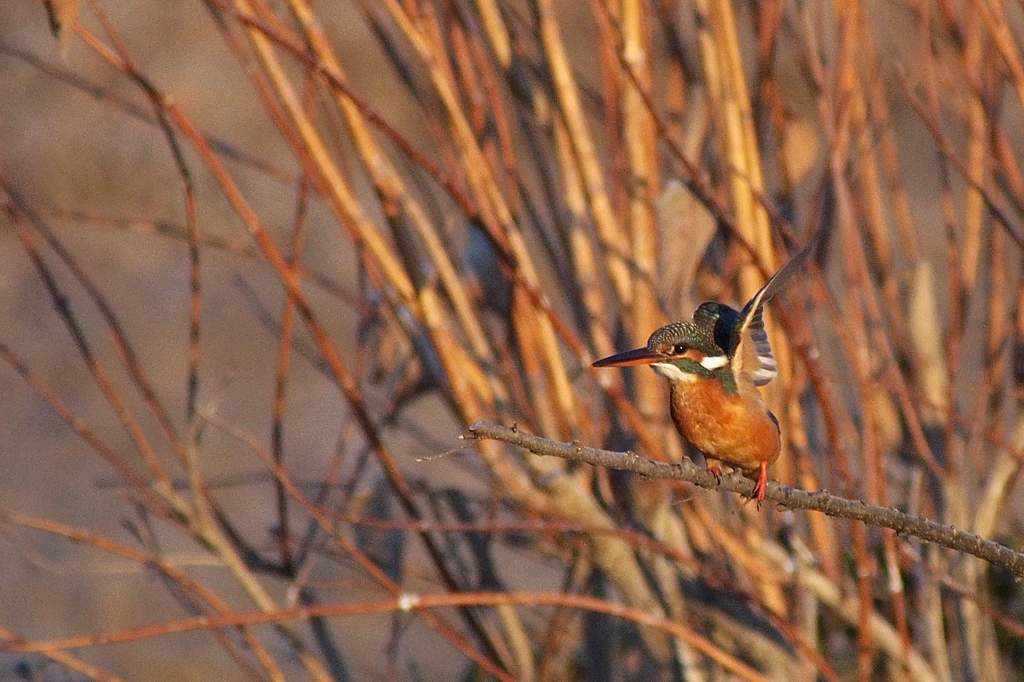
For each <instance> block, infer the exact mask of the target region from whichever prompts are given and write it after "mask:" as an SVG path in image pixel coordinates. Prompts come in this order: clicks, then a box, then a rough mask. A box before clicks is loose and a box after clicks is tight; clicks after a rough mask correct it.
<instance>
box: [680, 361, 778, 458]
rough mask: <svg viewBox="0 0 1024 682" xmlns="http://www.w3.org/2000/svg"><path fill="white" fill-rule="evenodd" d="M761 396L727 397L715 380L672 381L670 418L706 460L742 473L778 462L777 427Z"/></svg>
mask: <svg viewBox="0 0 1024 682" xmlns="http://www.w3.org/2000/svg"><path fill="white" fill-rule="evenodd" d="M770 414H771V413H770V412H768V409H767V408H766V407H765V405H764V402H763V401H761V400H760V398H758V397H756V396H751V395H742V394H730V393H728V392H727V391H726V390H725V387H724V386H723V385H722V383H721V382H720V381H717V380H714V379H699V380H697V381H695V382H692V383H684V382H672V418H673V420H675V423H676V427H677V428H678V429H679V432H680V433H682V434H683V437H684V438H686V440H688V441H690V442H691V443H693V445H694V446H695V447H696V448H697V449H698V450H700V451H701V452H703V453H704V454H705V455H707V456H709V457H713V458H715V459H719V460H721V461H723V462H725V463H726V464H730V465H732V466H735V467H739V468H741V469H744V470H750V469H756V468H757V467H758V466H759V465H760V464H761V462H767V463H768V464H771V463H773V462H774V461H775V460H776V459H778V458H779V451H780V450H781V448H782V441H781V439H780V437H779V427H778V425H777V423H776V422H775V420H774V419H773V418H772V417H771V416H770Z"/></svg>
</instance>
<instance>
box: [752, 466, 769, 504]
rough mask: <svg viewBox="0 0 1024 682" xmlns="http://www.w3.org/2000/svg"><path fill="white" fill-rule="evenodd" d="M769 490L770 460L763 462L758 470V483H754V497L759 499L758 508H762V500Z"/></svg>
mask: <svg viewBox="0 0 1024 682" xmlns="http://www.w3.org/2000/svg"><path fill="white" fill-rule="evenodd" d="M767 492H768V462H761V466H760V468H759V469H758V472H757V483H755V484H754V494H753V498H754V499H755V500H757V508H758V509H760V508H761V501H762V500H764V496H765V494H766V493H767Z"/></svg>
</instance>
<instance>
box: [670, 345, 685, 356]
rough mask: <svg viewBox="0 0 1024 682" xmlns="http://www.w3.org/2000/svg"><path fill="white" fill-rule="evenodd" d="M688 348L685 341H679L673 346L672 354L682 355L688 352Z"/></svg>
mask: <svg viewBox="0 0 1024 682" xmlns="http://www.w3.org/2000/svg"><path fill="white" fill-rule="evenodd" d="M686 349H687V346H686V344H685V343H677V344H676V345H674V346H672V354H673V355H682V354H683V353H685V352H686Z"/></svg>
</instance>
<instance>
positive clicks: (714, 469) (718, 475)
mask: <svg viewBox="0 0 1024 682" xmlns="http://www.w3.org/2000/svg"><path fill="white" fill-rule="evenodd" d="M708 471H710V472H711V475H712V476H714V477H715V484H716V485H722V467H720V466H718V465H717V464H712V465H711V466H709V467H708Z"/></svg>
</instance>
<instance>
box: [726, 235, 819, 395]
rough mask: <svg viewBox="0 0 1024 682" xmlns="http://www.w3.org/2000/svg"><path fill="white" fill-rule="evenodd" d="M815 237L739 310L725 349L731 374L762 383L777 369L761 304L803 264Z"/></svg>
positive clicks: (757, 383)
mask: <svg viewBox="0 0 1024 682" xmlns="http://www.w3.org/2000/svg"><path fill="white" fill-rule="evenodd" d="M817 241H818V240H817V239H816V238H812V239H811V240H810V241H809V242H808V243H807V245H806V246H804V248H803V249H801V251H800V252H799V253H798V254H796V255H795V256H793V257H792V258H791V259H790V260H789V262H788V263H786V264H785V265H784V266H782V268H781V269H779V271H778V272H776V273H775V274H774V275H772V276H771V278H770V279H769V280H768V281H767V282H765V285H764V286H763V287H761V288H760V290H758V292H757V293H756V294H754V297H753V298H751V299H750V300H749V301H747V304H746V305H745V306H743V310H741V311H740V314H739V320H738V321H737V324H736V327H735V330H734V331H733V334H732V343H731V346H732V347H731V349H730V352H729V361H730V366H731V367H732V371H733V376H735V377H737V378H738V379H741V380H743V381H749V382H752V383H753V384H754V385H755V386H764V385H765V384H767V383H768V382H769V381H771V380H772V379H774V378H775V375H776V374H778V373H779V367H778V364H777V363H776V362H775V356H774V355H772V345H771V343H770V342H769V341H768V332H767V331H765V328H764V317H763V315H764V306H765V304H766V303H768V302H769V301H770V300H772V298H773V297H774V296H775V294H777V293H778V292H779V291H780V290H781V289H782V287H783V286H784V285H785V284H786V282H787V281H788V280H789V279H790V277H792V276H793V273H795V272H796V271H797V270H799V269H800V268H801V267H803V265H804V263H806V262H807V259H808V257H809V256H810V255H811V253H812V252H813V251H814V247H815V244H816V243H817Z"/></svg>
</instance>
